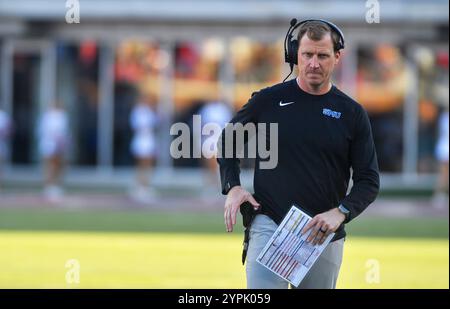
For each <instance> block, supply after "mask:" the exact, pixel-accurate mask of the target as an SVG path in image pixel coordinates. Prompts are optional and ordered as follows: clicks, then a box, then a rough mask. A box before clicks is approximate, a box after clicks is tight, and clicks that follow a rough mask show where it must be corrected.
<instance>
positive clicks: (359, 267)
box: [0, 209, 449, 288]
mask: <svg viewBox="0 0 450 309" xmlns="http://www.w3.org/2000/svg"><path fill="white" fill-rule="evenodd" d="M241 231H242V229H241V227H240V223H238V227H237V229H236V231H235V233H233V234H225V233H224V227H223V223H222V217H221V214H217V213H202V214H200V213H151V212H145V211H133V212H109V211H102V212H101V211H66V210H30V209H27V210H25V209H23V210H12V209H1V210H0V248H1V251H2V254H1V255H0V287H1V288H50V287H55V288H66V287H67V288H243V287H245V272H244V268H243V267H242V265H241V264H240V254H241V244H242V233H241ZM348 233H349V235H350V236H349V237H348V238H347V241H346V246H345V252H344V262H343V265H342V269H341V275H340V277H339V282H338V287H339V288H448V287H449V277H448V272H449V255H448V249H449V244H448V221H447V219H432V218H426V219H385V218H361V219H360V220H356V221H355V222H354V223H352V224H350V225H349V226H348ZM70 259H76V260H77V261H79V263H80V283H79V284H69V283H67V282H66V280H65V276H66V272H67V271H68V270H69V269H68V268H66V267H65V265H66V262H67V261H68V260H70ZM373 263H375V264H373ZM369 264H370V265H369ZM374 267H375V268H376V267H378V268H379V278H377V276H375V277H374V276H371V275H372V274H373V272H372V271H373V269H374ZM370 278H372V279H374V280H372V281H374V282H372V283H370V280H369V281H368V280H366V279H370ZM377 279H379V280H378V281H377Z"/></svg>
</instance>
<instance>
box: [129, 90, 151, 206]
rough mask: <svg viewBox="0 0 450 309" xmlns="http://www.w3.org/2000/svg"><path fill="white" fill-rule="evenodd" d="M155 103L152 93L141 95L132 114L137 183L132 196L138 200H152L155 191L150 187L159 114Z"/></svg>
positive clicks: (132, 142) (132, 144)
mask: <svg viewBox="0 0 450 309" xmlns="http://www.w3.org/2000/svg"><path fill="white" fill-rule="evenodd" d="M154 105H155V103H154V100H153V99H152V97H151V96H150V95H140V98H139V101H138V102H137V103H136V105H135V106H134V107H133V110H132V111H131V115H130V125H131V128H132V129H133V139H132V141H131V152H132V154H133V156H134V158H135V160H136V177H137V179H136V180H137V184H136V185H135V187H134V188H133V189H132V191H131V197H132V198H133V199H135V200H136V201H138V202H144V203H145V202H151V201H152V200H153V199H154V197H155V191H154V190H153V189H152V188H150V185H149V184H150V177H151V172H152V167H153V164H154V162H155V158H156V134H155V130H156V127H157V125H158V116H157V114H156V112H155V106H154Z"/></svg>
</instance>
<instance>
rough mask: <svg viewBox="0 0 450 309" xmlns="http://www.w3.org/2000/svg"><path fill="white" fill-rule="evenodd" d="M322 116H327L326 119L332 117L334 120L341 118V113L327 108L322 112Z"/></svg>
mask: <svg viewBox="0 0 450 309" xmlns="http://www.w3.org/2000/svg"><path fill="white" fill-rule="evenodd" d="M322 114H323V115H325V116H327V117H332V118H336V119H339V118H341V113H340V112H336V111H333V110H331V109H329V108H324V109H323V110H322Z"/></svg>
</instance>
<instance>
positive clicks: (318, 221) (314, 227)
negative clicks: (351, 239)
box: [302, 208, 345, 245]
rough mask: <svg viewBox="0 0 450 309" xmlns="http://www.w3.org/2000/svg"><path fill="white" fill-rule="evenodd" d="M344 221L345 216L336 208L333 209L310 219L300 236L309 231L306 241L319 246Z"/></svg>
mask: <svg viewBox="0 0 450 309" xmlns="http://www.w3.org/2000/svg"><path fill="white" fill-rule="evenodd" d="M344 221H345V215H344V214H343V213H342V212H340V211H339V209H338V208H333V209H331V210H329V211H327V212H323V213H321V214H318V215H317V216H315V217H314V218H312V219H311V221H309V222H308V224H307V225H306V226H305V228H304V230H303V232H302V234H306V233H307V232H308V231H309V230H311V234H310V235H309V236H308V238H307V239H306V241H307V242H312V244H313V245H317V244H319V245H321V244H323V242H324V241H325V239H327V237H328V235H330V234H331V233H334V232H335V231H336V230H337V229H338V228H339V226H340V225H341V224H342V223H343V222H344Z"/></svg>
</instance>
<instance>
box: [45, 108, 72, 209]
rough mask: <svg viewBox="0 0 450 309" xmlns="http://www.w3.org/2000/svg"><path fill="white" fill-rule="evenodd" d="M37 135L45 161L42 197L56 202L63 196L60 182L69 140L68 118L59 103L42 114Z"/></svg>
mask: <svg viewBox="0 0 450 309" xmlns="http://www.w3.org/2000/svg"><path fill="white" fill-rule="evenodd" d="M38 134H39V150H40V154H41V156H42V158H43V159H44V161H45V162H44V163H45V166H44V167H45V187H44V195H45V197H46V198H47V199H49V200H50V201H52V202H57V201H59V200H60V199H61V198H62V196H63V190H62V188H61V184H60V182H61V175H62V171H63V164H64V154H65V152H66V148H67V146H68V139H69V128H68V118H67V114H66V111H65V110H64V109H63V107H62V106H61V104H60V102H55V103H54V104H53V105H51V106H50V107H49V108H48V109H47V110H46V111H45V112H44V113H43V115H42V118H41V119H40V121H39V129H38Z"/></svg>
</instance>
